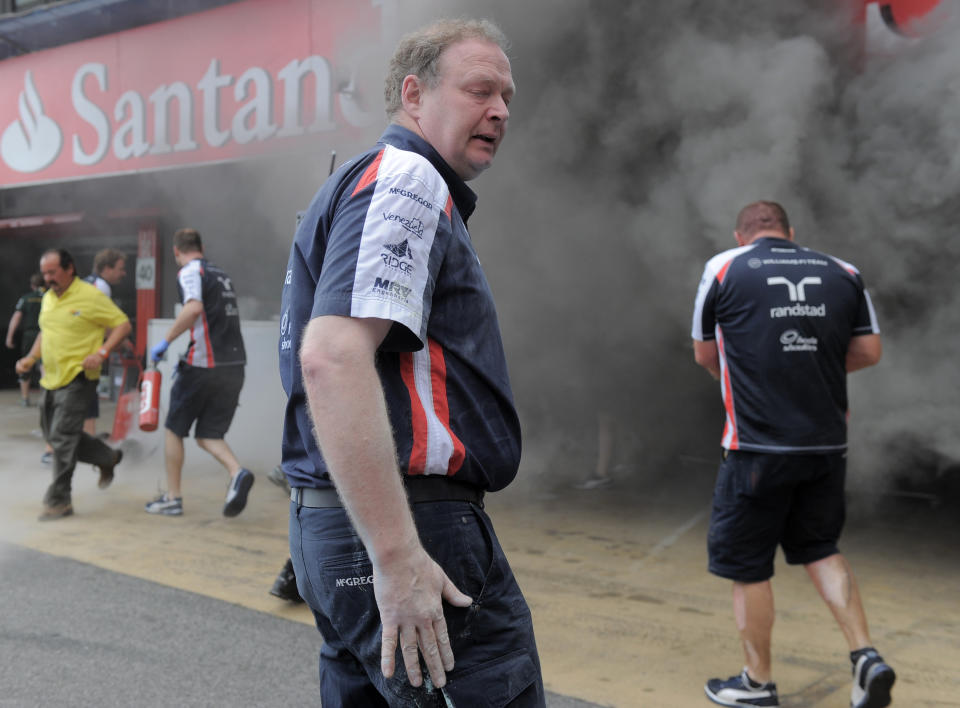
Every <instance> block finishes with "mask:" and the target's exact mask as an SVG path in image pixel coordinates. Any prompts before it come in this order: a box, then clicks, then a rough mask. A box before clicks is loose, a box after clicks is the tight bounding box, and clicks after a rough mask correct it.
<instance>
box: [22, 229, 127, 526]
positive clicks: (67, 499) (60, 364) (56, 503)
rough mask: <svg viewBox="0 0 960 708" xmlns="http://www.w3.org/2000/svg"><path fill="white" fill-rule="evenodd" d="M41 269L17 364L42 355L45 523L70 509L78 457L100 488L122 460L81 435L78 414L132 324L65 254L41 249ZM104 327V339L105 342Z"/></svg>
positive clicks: (30, 363)
mask: <svg viewBox="0 0 960 708" xmlns="http://www.w3.org/2000/svg"><path fill="white" fill-rule="evenodd" d="M40 272H41V274H42V275H43V279H44V282H45V283H46V285H47V288H48V289H47V292H46V293H44V295H43V299H42V301H41V305H40V318H39V322H40V334H39V335H37V338H36V340H35V341H34V343H33V347H32V348H31V349H30V352H29V353H28V354H27V355H26V356H25V357H23V358H22V359H20V360H19V361H17V367H16V368H17V373H20V374H26V373H29V372H30V370H31V369H32V368H33V367H34V366H35V365H36V363H37V361H38V360H39V359H41V358H42V359H43V377H42V378H41V379H40V385H41V386H42V387H43V388H44V393H43V398H42V400H41V402H40V427H41V429H42V430H43V437H44V439H45V440H46V441H47V442H48V443H49V444H50V446H51V447H52V448H53V482H52V483H51V484H50V486H49V487H48V488H47V491H46V494H45V495H44V499H43V503H44V508H43V512H42V513H41V515H40V520H41V521H51V520H54V519H61V518H63V517H66V516H70V515H71V514H73V502H72V494H71V491H72V481H73V470H74V469H75V468H76V466H77V461H80V462H89V463H90V464H92V465H95V466H96V467H98V468H99V470H100V480H99V482H98V486H99V487H100V488H101V489H105V488H107V487H108V486H110V483H111V482H112V481H113V476H114V468H115V467H116V465H117V464H119V463H120V460H121V459H122V458H123V453H122V452H121V451H120V450H114V449H113V448H111V447H109V446H108V445H106V444H105V443H104V442H103V441H102V440H99V439H97V438H95V437H92V436H90V435H87V434H86V433H85V432H83V417H84V413H85V411H86V409H87V405H88V404H89V401H90V396H91V395H93V393H92V392H93V391H95V390H96V387H97V380H98V379H99V377H100V370H101V368H102V367H103V362H104V361H106V360H107V358H108V357H109V356H110V352H111V351H112V350H113V349H114V347H116V346H117V345H118V344H119V343H120V342H121V341H123V339H124V338H125V337H126V336H127V335H128V334H130V329H131V327H130V320H129V319H127V316H126V315H125V314H124V313H123V311H122V310H121V309H120V308H118V307H117V306H116V305H115V304H113V302H112V301H111V300H110V298H108V297H106V296H105V295H104V294H103V293H101V292H100V291H99V290H97V289H96V288H95V287H93V286H92V285H90V284H89V283H85V282H83V281H82V280H81V279H80V278H78V277H77V271H76V266H75V265H74V262H73V257H72V256H71V255H70V253H69V252H68V251H66V250H64V249H62V248H60V249H51V250H48V251H46V252H44V254H43V255H42V256H41V258H40ZM107 330H110V336H109V337H107V339H106V341H104V332H105V331H107Z"/></svg>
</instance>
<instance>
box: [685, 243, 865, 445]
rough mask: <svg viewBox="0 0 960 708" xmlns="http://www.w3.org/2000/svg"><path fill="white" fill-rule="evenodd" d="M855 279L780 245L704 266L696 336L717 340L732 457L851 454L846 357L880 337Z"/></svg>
mask: <svg viewBox="0 0 960 708" xmlns="http://www.w3.org/2000/svg"><path fill="white" fill-rule="evenodd" d="M879 331H880V330H879V328H878V327H877V319H876V314H875V313H874V310H873V305H872V303H871V301H870V296H869V294H868V293H867V291H866V290H865V288H864V286H863V281H862V280H861V278H860V274H859V271H857V269H856V268H855V267H854V266H852V265H851V264H849V263H846V262H844V261H841V260H839V259H838V258H834V257H833V256H829V255H826V254H823V253H818V252H817V251H813V250H810V249H808V248H803V247H801V246H798V245H797V244H795V243H794V242H793V241H790V240H787V239H782V238H771V237H765V238H759V239H756V240H755V241H753V242H752V243H751V244H749V245H747V246H742V247H740V248H733V249H730V250H728V251H724V252H723V253H720V254H718V255H716V256H714V257H713V258H712V259H710V260H709V261H708V262H707V265H706V268H705V269H704V272H703V278H702V279H701V280H700V287H699V289H698V291H697V297H696V301H695V304H694V313H693V331H692V336H693V338H694V339H695V340H698V341H712V340H714V339H715V340H716V342H717V349H718V352H719V355H720V374H721V375H720V385H721V393H722V396H723V403H724V408H725V409H726V424H725V425H724V430H723V439H722V445H723V447H724V448H726V449H728V450H747V451H751V452H766V453H782V454H817V453H837V452H843V451H844V450H846V447H847V378H846V354H847V349H848V347H849V344H850V339H851V337H855V336H859V335H865V334H879Z"/></svg>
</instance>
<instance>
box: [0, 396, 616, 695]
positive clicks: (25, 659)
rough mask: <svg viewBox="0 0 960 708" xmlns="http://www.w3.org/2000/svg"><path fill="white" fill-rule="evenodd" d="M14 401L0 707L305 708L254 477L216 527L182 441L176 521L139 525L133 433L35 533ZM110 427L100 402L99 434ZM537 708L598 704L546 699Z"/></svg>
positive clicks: (273, 541)
mask: <svg viewBox="0 0 960 708" xmlns="http://www.w3.org/2000/svg"><path fill="white" fill-rule="evenodd" d="M17 399H18V396H17V395H16V392H15V391H0V450H2V454H0V488H2V489H3V490H4V494H3V495H2V496H3V502H2V503H0V707H2V708H7V707H11V708H12V707H16V708H35V707H38V706H43V707H45V708H47V707H50V708H59V707H61V706H63V707H66V706H71V707H72V706H105V707H109V706H143V707H151V706H251V707H253V706H257V707H261V706H262V707H270V706H318V705H320V699H319V690H318V681H317V660H318V653H319V650H320V644H321V638H320V635H319V633H318V632H317V630H316V628H315V627H314V626H313V624H312V617H311V616H310V614H309V611H308V610H307V609H306V608H305V607H304V606H303V605H292V604H290V603H285V602H282V601H280V600H278V599H276V598H274V597H272V596H270V595H269V594H268V592H267V590H268V589H269V587H270V584H271V583H272V579H273V577H274V576H275V574H276V572H277V571H279V569H280V566H281V565H282V563H283V560H284V558H285V553H286V548H285V536H286V534H285V522H284V520H283V519H284V517H285V515H286V509H287V504H286V502H285V501H284V499H283V495H282V494H281V493H280V492H279V490H277V489H276V488H273V487H272V486H271V485H270V484H269V483H268V482H267V479H266V474H258V480H259V484H258V485H257V486H255V487H254V490H253V493H252V497H251V502H250V504H249V505H248V508H247V510H245V512H244V514H241V515H240V517H238V518H237V519H229V520H228V519H224V518H222V516H220V509H221V507H222V496H223V490H222V486H223V484H224V480H223V479H222V477H223V473H222V471H221V470H219V469H218V468H217V467H216V465H215V463H214V464H213V465H211V464H210V463H209V462H208V461H206V460H204V459H203V456H202V455H198V454H197V453H196V451H195V450H191V449H190V448H191V447H192V445H190V444H188V453H187V455H188V460H192V462H193V464H194V465H198V464H199V465H200V472H198V471H197V468H196V466H194V467H193V469H190V470H189V471H188V472H187V473H186V474H185V485H186V486H187V488H188V489H189V492H190V496H189V497H188V499H187V506H186V515H185V516H184V517H183V518H157V517H151V516H148V515H146V514H144V513H143V511H142V506H143V502H144V501H145V500H146V498H147V497H149V495H150V494H151V493H152V485H154V484H155V480H156V479H159V477H160V476H161V474H162V470H161V468H160V466H159V463H160V459H161V458H160V456H159V454H158V450H157V449H156V440H155V439H154V438H150V437H145V436H142V435H141V436H139V437H138V438H136V439H134V438H131V439H130V440H129V441H127V443H124V444H123V447H124V449H125V451H126V453H127V457H126V459H125V460H124V463H123V464H121V466H120V467H118V472H117V476H118V479H117V480H116V481H115V483H114V485H113V486H111V488H110V489H108V490H106V491H104V492H99V490H96V488H95V479H96V475H95V474H92V473H91V468H90V467H89V466H88V465H82V464H81V465H78V466H77V471H76V472H75V477H74V506H75V508H76V516H73V517H68V518H65V519H62V520H58V521H54V522H48V523H42V524H41V523H39V522H37V521H36V520H35V517H36V514H37V513H38V511H39V509H40V505H39V500H40V498H41V495H42V490H43V488H44V487H45V486H46V484H47V483H48V482H49V474H50V467H49V465H41V464H39V460H38V458H39V453H40V451H41V449H42V442H41V441H40V440H39V438H38V432H39V431H38V430H37V409H36V408H28V409H22V408H19V407H18V406H17ZM112 416H113V407H112V405H111V404H106V405H104V413H103V416H102V418H101V425H100V427H101V429H104V428H109V422H110V421H111V420H112ZM264 471H265V470H264ZM184 522H185V523H184ZM84 561H89V562H84ZM154 580H155V581H156V582H154ZM547 704H548V706H549V707H550V708H591V707H595V706H598V704H594V703H589V702H585V701H582V700H578V699H576V698H571V697H565V696H561V695H558V694H556V693H550V692H548V700H547Z"/></svg>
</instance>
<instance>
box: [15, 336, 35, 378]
mask: <svg viewBox="0 0 960 708" xmlns="http://www.w3.org/2000/svg"><path fill="white" fill-rule="evenodd" d="M38 334H40V330H38V329H30V330H27V331H25V332H24V333H23V337H21V339H20V356H21V358H22V357H25V356H27V355H28V354H29V353H30V350H31V349H33V343H34V342H35V341H37V335H38ZM39 380H40V366H39V362H38V365H35V366H34V367H33V368H32V369H30V371H28V372H27V373H25V374H17V381H29V382H30V383H32V384H34V385H35V384H36V383H37V382H38V381H39Z"/></svg>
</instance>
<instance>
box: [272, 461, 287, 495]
mask: <svg viewBox="0 0 960 708" xmlns="http://www.w3.org/2000/svg"><path fill="white" fill-rule="evenodd" d="M267 479H269V480H270V481H271V482H273V483H274V484H275V485H277V486H278V487H280V489H282V490H284V491H285V492H286V493H287V494H288V495H289V494H290V483H289V482H288V481H287V475H285V474H284V472H283V468H282V467H281V466H280V465H277V466H276V467H274V468H273V469H272V470H270V472H268V473H267Z"/></svg>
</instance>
